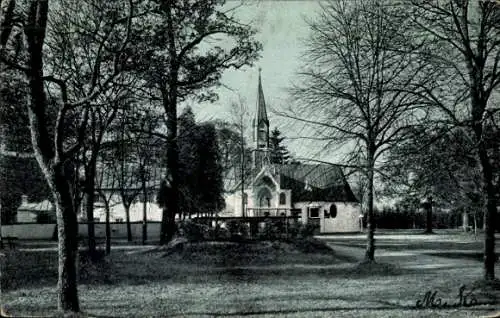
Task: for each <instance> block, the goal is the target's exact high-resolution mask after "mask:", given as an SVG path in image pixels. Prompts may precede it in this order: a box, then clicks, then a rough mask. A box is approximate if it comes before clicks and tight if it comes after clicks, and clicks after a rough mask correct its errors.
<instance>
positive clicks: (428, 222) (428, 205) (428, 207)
mask: <svg viewBox="0 0 500 318" xmlns="http://www.w3.org/2000/svg"><path fill="white" fill-rule="evenodd" d="M424 208H425V214H426V217H425V233H426V234H432V233H433V232H432V197H428V198H427V202H425V203H424Z"/></svg>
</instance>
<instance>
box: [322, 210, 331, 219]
mask: <svg viewBox="0 0 500 318" xmlns="http://www.w3.org/2000/svg"><path fill="white" fill-rule="evenodd" d="M323 217H324V218H325V219H329V218H330V213H329V212H328V210H323Z"/></svg>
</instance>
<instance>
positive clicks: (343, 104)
mask: <svg viewBox="0 0 500 318" xmlns="http://www.w3.org/2000/svg"><path fill="white" fill-rule="evenodd" d="M320 6H321V10H320V13H319V15H318V16H317V17H315V18H314V19H311V20H310V21H308V24H309V26H310V36H309V37H308V38H307V39H306V41H305V44H306V47H307V50H306V52H305V54H304V56H303V60H304V64H303V67H302V69H301V70H300V72H299V81H298V82H297V83H295V85H294V88H293V94H294V98H295V100H297V101H298V103H297V104H295V105H291V106H290V108H289V109H287V110H285V111H283V112H282V115H283V116H286V117H288V118H292V119H295V120H298V121H300V122H303V123H306V124H308V125H310V126H311V127H313V128H315V129H314V133H315V136H314V138H320V139H322V140H326V141H327V142H328V145H327V147H331V146H332V145H339V144H343V145H345V146H346V148H347V149H350V150H351V151H349V153H348V155H347V157H346V164H347V165H348V166H349V167H354V168H355V170H357V171H358V172H360V173H361V174H362V176H363V178H364V180H365V182H364V183H366V189H367V191H366V205H367V223H368V229H369V231H368V237H367V249H366V256H365V260H366V261H367V262H373V261H374V260H375V241H374V230H375V223H374V212H373V211H374V207H373V201H374V193H375V190H376V189H375V185H376V184H377V183H376V180H380V181H381V182H380V184H382V182H383V181H386V184H387V183H393V184H395V185H396V186H392V188H393V189H392V190H397V191H398V193H399V194H401V193H408V194H410V196H411V195H413V196H417V195H419V196H422V195H423V196H431V195H432V196H436V197H437V198H438V200H447V201H449V202H450V203H452V204H465V205H467V206H474V207H475V208H477V209H478V210H479V209H483V207H484V209H483V211H484V217H485V242H484V256H485V257H484V278H485V279H487V280H492V279H494V277H495V273H494V264H495V250H494V245H495V236H494V233H495V218H496V213H497V211H496V209H497V202H498V193H499V192H500V191H499V190H500V189H499V186H500V180H499V178H500V175H499V174H498V169H497V167H498V162H499V161H498V159H497V158H498V157H497V156H498V148H499V147H498V141H497V140H498V139H497V137H498V120H499V115H498V114H499V108H498V105H497V103H495V102H494V99H495V97H496V95H497V94H498V87H499V85H500V58H499V57H500V42H499V41H498V38H499V37H500V20H499V17H500V6H499V5H498V3H497V2H495V1H468V0H461V1H452V0H450V1H420V0H412V1H403V2H389V1H382V0H376V1H366V0H331V1H328V2H326V3H321V5H320ZM302 105H304V106H302ZM315 118H320V119H319V120H317V119H315ZM409 176H410V178H409ZM449 185H453V186H452V187H451V188H449V189H447V190H445V191H444V188H447V187H448V186H449ZM378 190H380V191H378V192H382V190H383V189H378Z"/></svg>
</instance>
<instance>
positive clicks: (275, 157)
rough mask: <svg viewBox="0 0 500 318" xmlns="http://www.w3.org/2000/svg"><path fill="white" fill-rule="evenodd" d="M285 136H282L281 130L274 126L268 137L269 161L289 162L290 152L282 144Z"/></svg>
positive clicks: (276, 162)
mask: <svg viewBox="0 0 500 318" xmlns="http://www.w3.org/2000/svg"><path fill="white" fill-rule="evenodd" d="M284 139H285V137H282V135H281V131H280V130H279V129H278V128H274V130H273V131H272V132H271V136H270V137H269V147H270V148H271V155H270V157H271V163H272V164H288V163H290V153H289V152H288V149H287V148H286V147H285V146H284V145H283V144H282V142H283V140H284Z"/></svg>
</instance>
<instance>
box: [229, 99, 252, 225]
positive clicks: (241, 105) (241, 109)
mask: <svg viewBox="0 0 500 318" xmlns="http://www.w3.org/2000/svg"><path fill="white" fill-rule="evenodd" d="M231 115H232V117H233V122H234V123H235V127H236V129H237V131H238V134H239V137H240V166H239V169H240V171H239V173H240V180H239V182H240V189H241V213H242V214H241V215H242V216H245V204H246V202H245V175H246V174H247V171H246V170H247V169H245V168H246V163H245V159H246V154H245V133H246V130H247V129H248V127H247V126H246V125H245V123H246V122H249V118H248V115H249V113H248V107H247V105H246V104H245V102H244V100H243V99H242V98H241V96H238V103H233V104H232V105H231ZM235 175H236V173H235Z"/></svg>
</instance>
